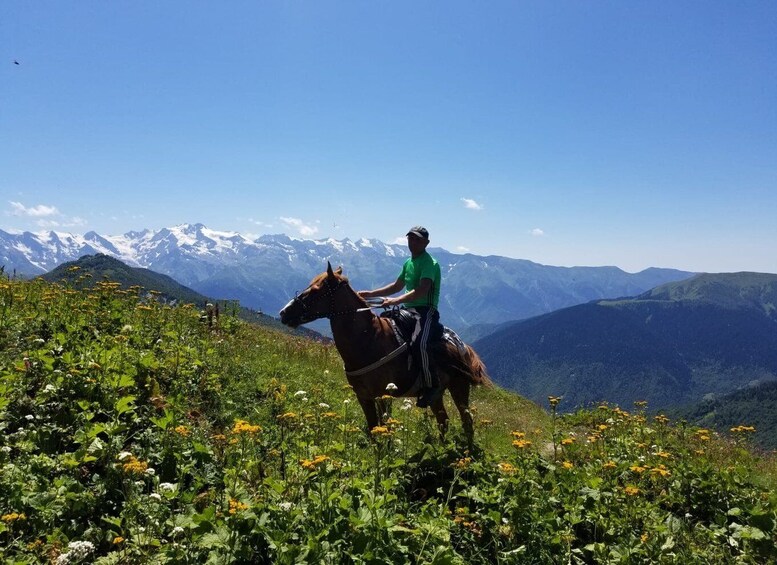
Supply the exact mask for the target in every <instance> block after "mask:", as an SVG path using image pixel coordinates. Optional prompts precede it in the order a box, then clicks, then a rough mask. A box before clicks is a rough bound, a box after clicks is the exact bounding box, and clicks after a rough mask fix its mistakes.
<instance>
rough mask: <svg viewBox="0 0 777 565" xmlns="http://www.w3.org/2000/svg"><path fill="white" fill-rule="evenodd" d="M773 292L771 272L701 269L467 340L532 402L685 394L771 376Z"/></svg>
mask: <svg viewBox="0 0 777 565" xmlns="http://www.w3.org/2000/svg"><path fill="white" fill-rule="evenodd" d="M756 291H757V292H756ZM776 293H777V275H771V274H768V273H731V274H714V275H713V274H703V275H698V276H696V277H693V278H692V279H690V280H688V281H681V282H675V283H669V284H667V285H662V286H660V287H658V288H657V289H654V290H652V291H649V292H647V293H644V294H642V295H640V296H638V297H636V298H626V299H619V300H595V301H591V302H588V303H586V304H580V305H576V306H571V307H569V308H564V309H561V310H558V311H555V312H551V313H548V314H544V315H542V316H537V317H535V318H531V319H529V320H524V321H521V322H515V323H513V324H508V325H506V326H503V327H502V328H500V329H499V330H497V331H496V332H495V333H493V334H491V335H488V336H486V337H484V338H482V339H480V340H478V341H476V342H475V343H474V346H475V348H476V349H477V350H478V352H479V353H480V354H481V357H482V358H483V360H484V361H485V362H486V364H487V366H488V367H489V370H490V372H491V375H492V377H493V378H494V380H495V381H496V382H498V383H500V384H502V385H503V386H506V387H507V388H510V389H511V390H515V391H517V392H519V393H521V394H524V395H526V396H527V397H529V398H531V399H532V400H535V401H536V402H539V401H541V400H542V399H543V398H545V397H546V396H547V395H553V396H564V397H565V406H566V407H567V408H568V407H572V406H579V405H583V404H586V403H590V402H596V401H599V400H607V401H610V402H616V403H619V404H622V405H624V406H628V405H630V404H631V403H632V402H633V401H636V400H647V401H648V402H649V405H650V406H652V407H653V408H663V407H669V406H678V405H682V404H690V403H692V402H695V401H699V400H701V399H702V398H705V397H707V398H709V397H714V396H717V395H723V394H728V393H731V392H733V391H735V390H737V389H739V388H743V387H747V386H752V385H753V384H756V383H758V382H766V381H772V380H777V316H775V314H774V309H773V308H772V307H771V304H773V302H772V301H773V300H774V297H775V294H776ZM756 295H758V296H760V297H761V299H760V300H755V301H754V300H752V299H751V298H752V297H753V296H756ZM737 296H738V297H740V299H739V300H734V298H733V297H737Z"/></svg>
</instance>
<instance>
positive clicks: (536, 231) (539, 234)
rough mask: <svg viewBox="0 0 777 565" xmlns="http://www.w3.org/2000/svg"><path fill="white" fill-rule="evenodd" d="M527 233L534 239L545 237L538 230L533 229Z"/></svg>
mask: <svg viewBox="0 0 777 565" xmlns="http://www.w3.org/2000/svg"><path fill="white" fill-rule="evenodd" d="M529 233H530V234H532V235H533V236H534V237H542V236H543V235H545V232H544V231H542V230H541V229H540V228H534V229H533V230H531V231H530V232H529Z"/></svg>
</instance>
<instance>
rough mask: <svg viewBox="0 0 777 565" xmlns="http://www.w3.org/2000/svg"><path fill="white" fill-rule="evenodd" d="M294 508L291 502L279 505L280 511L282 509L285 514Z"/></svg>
mask: <svg viewBox="0 0 777 565" xmlns="http://www.w3.org/2000/svg"><path fill="white" fill-rule="evenodd" d="M293 506H294V504H292V503H291V502H281V503H280V504H279V505H278V508H280V509H281V510H283V511H284V512H288V511H289V510H291V509H292V507H293Z"/></svg>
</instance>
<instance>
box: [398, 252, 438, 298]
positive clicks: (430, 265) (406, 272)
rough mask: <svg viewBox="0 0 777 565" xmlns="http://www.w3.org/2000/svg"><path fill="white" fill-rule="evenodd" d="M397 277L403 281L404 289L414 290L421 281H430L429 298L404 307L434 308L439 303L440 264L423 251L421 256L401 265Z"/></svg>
mask: <svg viewBox="0 0 777 565" xmlns="http://www.w3.org/2000/svg"><path fill="white" fill-rule="evenodd" d="M399 277H400V278H401V279H402V280H403V281H405V289H407V290H415V289H416V287H418V285H419V284H420V283H421V279H432V288H431V290H430V292H429V296H425V297H423V298H419V299H417V300H412V301H410V302H405V306H407V307H409V308H413V307H415V306H434V307H435V308H437V305H438V304H439V303H440V279H441V276H440V264H439V263H438V262H437V261H435V259H434V257H432V256H431V255H429V254H428V253H427V252H426V251H424V252H423V253H422V254H421V255H419V256H418V257H416V258H415V259H413V258H412V257H411V258H410V259H408V260H407V261H405V264H404V265H402V272H401V273H399Z"/></svg>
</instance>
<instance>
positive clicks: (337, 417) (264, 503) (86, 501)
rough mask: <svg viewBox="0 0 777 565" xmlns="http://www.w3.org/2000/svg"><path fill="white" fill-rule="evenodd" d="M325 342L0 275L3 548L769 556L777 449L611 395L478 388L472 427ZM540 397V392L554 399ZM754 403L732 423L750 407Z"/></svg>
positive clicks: (112, 287)
mask: <svg viewBox="0 0 777 565" xmlns="http://www.w3.org/2000/svg"><path fill="white" fill-rule="evenodd" d="M345 382H346V381H345V378H344V375H343V373H342V363H341V360H340V359H339V357H338V356H337V353H336V350H335V349H334V347H333V346H332V345H331V344H327V343H319V342H315V341H311V340H308V339H305V338H301V337H296V336H291V335H288V334H286V333H282V332H279V331H276V330H273V329H270V328H266V327H259V326H254V325H251V324H247V323H245V322H243V321H241V320H239V319H237V318H234V317H231V316H225V317H223V318H222V320H221V324H220V325H219V326H218V327H217V328H215V329H209V328H208V327H207V325H206V324H203V323H201V321H200V319H199V314H198V312H197V311H196V310H195V309H194V308H191V307H189V306H187V305H181V306H171V305H169V304H165V303H163V302H161V301H159V300H157V299H155V298H154V297H153V295H151V296H150V295H148V294H147V293H144V292H141V291H140V290H138V289H122V288H120V285H119V284H118V283H113V282H108V281H100V282H98V283H96V284H95V285H94V286H93V287H92V288H84V289H81V290H76V289H74V288H68V287H66V286H63V285H58V284H51V283H47V282H45V281H42V280H35V281H8V280H5V281H0V431H2V433H0V484H2V485H3V488H2V489H0V558H1V559H2V561H3V562H7V563H48V562H54V563H97V564H111V563H338V564H340V563H375V564H377V563H437V564H442V563H457V564H464V563H516V564H517V563H635V562H639V563H645V562H648V563H705V564H706V563H765V562H769V561H773V560H774V559H775V558H777V550H775V541H777V493H775V485H776V484H777V466H776V465H775V463H774V461H773V460H772V459H768V458H763V457H760V456H756V455H754V454H752V453H751V452H749V451H748V450H747V449H746V446H747V442H748V438H747V437H746V435H747V433H748V432H747V431H742V432H741V433H740V434H738V436H737V437H736V438H735V439H733V440H728V439H726V438H720V437H716V436H715V435H714V434H711V433H709V432H708V431H707V430H703V429H697V428H693V427H689V426H680V425H678V426H675V425H673V424H672V422H669V421H667V420H666V419H665V418H648V417H647V416H646V415H645V412H644V410H645V407H644V406H636V407H635V410H634V411H633V412H630V413H627V412H625V411H623V410H621V409H619V408H616V407H613V406H608V405H603V406H599V407H596V408H594V409H592V410H584V411H580V412H577V413H575V414H572V415H568V416H563V417H562V416H559V415H557V414H556V413H555V412H554V410H555V404H556V401H555V399H553V400H551V405H550V406H551V409H550V410H544V409H542V408H540V407H539V406H537V405H535V404H533V403H531V402H528V401H526V400H524V399H523V398H521V397H519V396H517V395H515V394H511V393H508V392H506V391H504V390H502V389H499V388H497V387H493V388H480V389H476V390H475V391H474V393H473V402H472V410H473V412H474V416H475V420H476V437H475V439H476V444H477V448H476V449H475V450H473V451H471V452H468V451H466V447H465V444H464V442H463V439H462V432H461V427H460V424H459V422H458V420H457V419H455V418H454V419H453V426H452V430H451V433H450V434H449V436H448V437H447V438H446V440H445V441H440V440H439V438H438V434H437V432H436V429H435V426H434V424H433V419H432V418H431V415H430V414H429V413H428V411H422V410H419V409H416V408H414V407H413V406H412V402H411V403H405V402H404V401H402V400H401V399H394V400H390V401H388V407H387V410H386V416H385V417H384V422H383V426H381V427H378V428H375V429H374V430H373V431H372V433H371V434H369V436H368V434H366V433H365V432H364V430H363V418H362V416H361V414H360V411H359V408H358V406H357V405H356V402H355V398H354V397H353V394H352V392H351V391H350V389H349V388H348V387H347V386H345ZM545 405H546V406H547V405H548V404H547V402H546V403H545ZM747 423H748V422H746V421H745V422H741V424H747Z"/></svg>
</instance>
